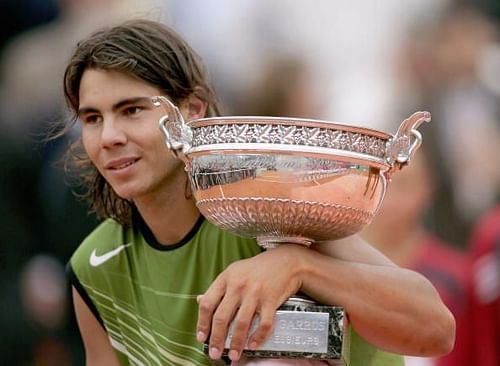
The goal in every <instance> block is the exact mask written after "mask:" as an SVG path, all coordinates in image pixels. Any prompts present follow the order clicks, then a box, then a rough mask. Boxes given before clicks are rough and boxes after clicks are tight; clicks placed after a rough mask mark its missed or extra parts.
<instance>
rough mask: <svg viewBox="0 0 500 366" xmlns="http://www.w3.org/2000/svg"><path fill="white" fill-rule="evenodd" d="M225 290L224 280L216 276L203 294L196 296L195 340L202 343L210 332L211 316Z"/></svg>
mask: <svg viewBox="0 0 500 366" xmlns="http://www.w3.org/2000/svg"><path fill="white" fill-rule="evenodd" d="M224 292H225V281H223V279H221V278H217V279H216V280H215V281H214V283H212V285H211V286H210V287H209V288H208V290H207V291H206V292H205V294H204V295H199V296H197V298H196V301H197V302H198V322H197V325H196V340H197V341H198V342H200V343H203V342H205V341H206V340H207V338H208V335H209V334H210V327H211V324H212V316H213V314H214V311H215V309H216V308H217V306H218V305H219V303H220V302H221V299H222V298H223V296H224Z"/></svg>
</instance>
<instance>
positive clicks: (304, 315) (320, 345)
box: [225, 310, 329, 353]
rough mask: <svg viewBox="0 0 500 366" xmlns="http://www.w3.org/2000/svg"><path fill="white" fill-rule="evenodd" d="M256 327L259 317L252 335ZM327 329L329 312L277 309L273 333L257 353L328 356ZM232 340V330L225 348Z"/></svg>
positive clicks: (228, 346)
mask: <svg viewBox="0 0 500 366" xmlns="http://www.w3.org/2000/svg"><path fill="white" fill-rule="evenodd" d="M257 326H258V318H256V319H255V320H254V322H253V323H252V326H251V329H250V332H249V333H252V332H254V331H255V329H256V328H257ZM328 327H329V314H328V313H319V312H301V311H283V310H278V311H277V312H276V318H275V323H274V329H273V332H272V333H271V335H270V336H269V337H268V338H267V340H266V341H265V342H264V343H263V344H262V345H261V346H260V347H259V348H258V350H262V351H290V352H312V353H326V352H327V351H328ZM231 339H232V328H231V327H230V329H229V332H228V337H227V338H226V343H225V348H230V346H231Z"/></svg>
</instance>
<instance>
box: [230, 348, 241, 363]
mask: <svg viewBox="0 0 500 366" xmlns="http://www.w3.org/2000/svg"><path fill="white" fill-rule="evenodd" d="M228 356H229V359H230V360H231V361H238V359H239V358H240V353H239V352H238V351H236V350H235V349H232V350H231V351H229V354H228Z"/></svg>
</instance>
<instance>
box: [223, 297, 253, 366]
mask: <svg viewBox="0 0 500 366" xmlns="http://www.w3.org/2000/svg"><path fill="white" fill-rule="evenodd" d="M254 299H255V298H254V297H252V298H251V299H247V300H245V301H244V302H243V303H242V304H241V306H240V308H239V310H238V313H237V314H236V317H235V318H234V320H233V322H232V325H231V327H232V339H231V350H230V351H229V358H230V359H231V361H238V360H239V358H240V356H241V352H242V351H243V349H244V348H245V346H246V344H247V339H248V333H249V330H250V329H251V325H252V321H253V318H254V316H255V310H256V308H257V301H256V300H254Z"/></svg>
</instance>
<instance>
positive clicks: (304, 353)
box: [153, 96, 430, 359]
mask: <svg viewBox="0 0 500 366" xmlns="http://www.w3.org/2000/svg"><path fill="white" fill-rule="evenodd" d="M153 104H155V105H157V106H163V107H164V108H165V110H166V114H165V115H164V116H163V117H162V118H161V119H160V128H161V130H162V131H163V133H164V135H165V143H166V145H167V147H168V148H169V149H170V150H171V151H172V152H173V153H174V155H175V156H176V157H178V158H179V159H181V160H182V161H183V162H184V164H185V169H186V171H187V173H188V176H189V178H190V181H191V186H192V189H193V194H194V197H195V199H196V204H197V206H198V208H199V210H200V212H201V213H202V214H203V215H204V216H205V217H206V218H207V219H208V220H209V221H211V222H213V223H214V224H215V225H217V226H219V227H221V228H222V229H225V230H228V231H231V232H233V233H236V234H238V235H241V236H247V237H254V238H256V239H257V241H258V243H259V245H261V246H262V247H264V248H273V247H276V246H277V245H281V244H285V243H296V244H302V245H306V246H309V245H310V244H311V243H313V242H320V241H326V240H335V239H340V238H343V237H346V236H349V235H352V234H355V233H357V232H358V231H360V230H361V229H362V228H363V227H364V226H366V225H367V224H369V223H370V222H371V220H372V219H373V217H374V216H375V215H376V213H377V210H378V208H379V207H380V205H381V203H382V200H383V197H384V194H385V191H386V189H387V184H388V181H389V180H390V177H391V175H392V174H393V173H395V172H396V171H398V170H399V169H401V168H402V167H403V166H404V165H406V164H408V162H409V161H410V160H411V158H412V156H413V154H414V153H415V151H416V150H417V149H418V147H419V146H420V144H421V141H422V137H421V134H420V133H419V132H418V131H417V128H418V126H419V125H420V124H421V123H423V122H429V121H430V114H429V113H428V112H416V113H414V114H413V115H412V116H410V117H409V118H407V119H406V120H404V121H403V122H402V123H401V125H400V126H399V129H398V131H397V133H396V134H395V135H391V134H388V133H385V132H381V131H377V130H373V129H368V128H363V127H358V126H353V125H348V124H341V123H333V122H328V121H320V120H312V119H298V118H281V117H279V118H278V117H242V116H230V117H216V118H203V119H197V120H192V121H189V122H185V121H184V119H183V118H182V115H181V113H180V112H179V110H178V109H177V107H175V106H174V105H173V104H172V103H171V102H170V101H169V100H168V99H167V98H166V97H162V96H159V97H153ZM297 301H299V302H300V298H298V299H297V298H294V299H293V301H292V302H288V304H287V303H285V304H284V305H283V309H282V313H280V311H278V313H280V314H277V315H280V316H285V318H284V319H285V320H284V322H285V323H286V322H287V321H288V320H287V319H289V318H287V316H288V315H286V314H288V313H293V310H292V311H289V310H290V309H291V308H290V306H291V307H292V308H294V306H295V305H297ZM307 301H308V300H304V302H303V303H301V305H300V306H299V305H297V306H298V307H299V308H300V307H301V306H302V308H300V309H299V310H300V311H299V312H298V313H299V317H300V316H301V315H300V312H302V314H303V312H312V313H314V312H316V314H319V313H321V312H323V313H325V312H326V313H329V319H330V320H329V321H327V324H328V322H329V323H330V325H329V326H327V327H326V329H327V330H326V333H325V334H326V341H325V342H322V341H319V342H309V343H311V344H310V345H312V343H315V344H316V343H318V344H320V343H321V344H323V343H325V345H323V346H322V347H323V348H322V350H319V351H315V350H313V348H314V347H306V349H299V347H296V345H295V346H294V347H291V348H290V349H284V350H283V349H281V348H280V347H279V346H278V345H276V344H274V345H268V346H267V347H268V348H267V352H264V351H260V353H259V351H255V352H254V353H253V355H254V356H259V357H264V356H265V357H283V356H286V357H315V358H330V359H331V358H340V349H339V346H338V345H339V344H341V341H342V339H341V335H339V333H342V331H341V328H342V319H341V318H342V314H343V313H342V308H339V307H329V306H322V305H318V304H308V303H307ZM294 304H295V305H294ZM297 309H298V308H297V307H295V308H294V310H297ZM325 309H326V310H325ZM285 313H286V314H285ZM283 314H285V315H283ZM339 314H340V316H339ZM291 315H294V314H291ZM295 315H297V311H296V312H295ZM280 316H277V319H278V321H280V320H279V319H282V318H280ZM304 319H305V318H304V317H302V320H300V321H302V323H303V322H304V321H306V320H304ZM317 319H319V318H317ZM332 319H334V321H333V322H332ZM335 319H336V320H335ZM339 319H340V320H339ZM307 321H316V322H319V320H307ZM332 323H335V324H332ZM318 324H319V323H318ZM275 328H276V327H275ZM275 331H276V330H275ZM285 331H286V330H285ZM275 336H276V335H273V337H275ZM299 337H302V338H300V339H315V340H316V338H315V337H316V335H311V334H306V335H301V336H299ZM304 337H306V338H304ZM308 337H309V338H308ZM311 337H312V338H311ZM280 339H281V338H280ZM318 339H319V338H318ZM285 343H286V342H285ZM306 343H307V342H306ZM264 346H265V345H264ZM261 349H262V347H261ZM264 350H266V348H264ZM249 352H250V351H248V352H247V354H248V353H249ZM294 352H295V353H294ZM297 355H298V356H297Z"/></svg>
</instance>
